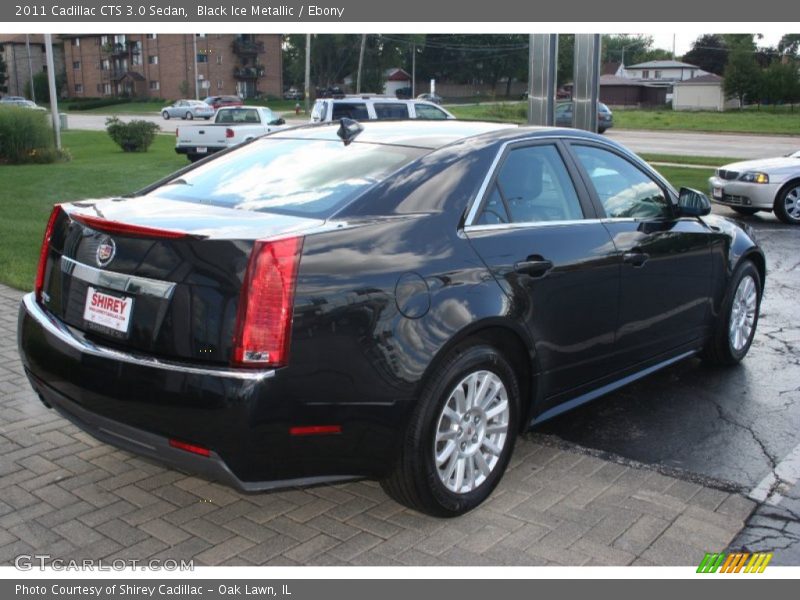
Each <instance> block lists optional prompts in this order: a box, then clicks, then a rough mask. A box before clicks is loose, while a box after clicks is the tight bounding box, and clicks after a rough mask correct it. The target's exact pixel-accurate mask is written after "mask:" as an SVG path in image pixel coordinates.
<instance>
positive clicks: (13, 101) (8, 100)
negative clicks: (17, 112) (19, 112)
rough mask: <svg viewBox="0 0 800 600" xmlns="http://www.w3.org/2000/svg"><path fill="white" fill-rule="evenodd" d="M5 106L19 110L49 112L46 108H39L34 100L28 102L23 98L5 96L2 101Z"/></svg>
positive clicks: (0, 102)
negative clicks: (27, 109) (15, 107)
mask: <svg viewBox="0 0 800 600" xmlns="http://www.w3.org/2000/svg"><path fill="white" fill-rule="evenodd" d="M0 104H2V105H3V106H17V107H19V108H30V109H32V110H42V111H44V110H47V109H46V108H45V107H44V106H39V105H38V104H36V103H35V102H34V101H33V100H26V99H25V98H23V97H22V96H5V97H4V98H2V99H0Z"/></svg>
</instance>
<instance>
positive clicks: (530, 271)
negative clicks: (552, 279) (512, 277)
mask: <svg viewBox="0 0 800 600" xmlns="http://www.w3.org/2000/svg"><path fill="white" fill-rule="evenodd" d="M552 268H553V261H551V260H545V259H539V260H521V261H519V262H517V263H514V270H515V271H516V272H517V273H523V274H525V275H529V276H530V277H544V276H545V275H547V273H548V272H549V271H550V269H552Z"/></svg>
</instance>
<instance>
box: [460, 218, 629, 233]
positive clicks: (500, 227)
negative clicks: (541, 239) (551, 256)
mask: <svg viewBox="0 0 800 600" xmlns="http://www.w3.org/2000/svg"><path fill="white" fill-rule="evenodd" d="M609 220H611V219H570V220H562V221H525V222H520V223H486V224H480V225H468V226H466V227H464V233H471V232H474V231H506V230H510V229H531V228H538V227H564V226H568V225H597V224H598V223H603V222H606V221H609ZM614 220H616V219H614Z"/></svg>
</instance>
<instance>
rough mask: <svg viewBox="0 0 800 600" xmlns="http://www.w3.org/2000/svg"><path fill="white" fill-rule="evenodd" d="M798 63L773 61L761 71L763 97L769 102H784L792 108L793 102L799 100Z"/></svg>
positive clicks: (799, 78) (799, 77)
mask: <svg viewBox="0 0 800 600" xmlns="http://www.w3.org/2000/svg"><path fill="white" fill-rule="evenodd" d="M797 68H798V65H797V64H795V63H794V62H793V61H792V62H787V63H780V62H778V61H775V62H773V63H772V64H771V65H770V66H769V67H768V68H767V69H765V70H764V72H763V77H762V79H763V84H762V91H763V95H764V99H765V100H768V101H769V102H770V103H771V104H778V103H786V104H789V105H791V106H792V109H794V103H795V102H797V101H798V100H800V76H798V72H797Z"/></svg>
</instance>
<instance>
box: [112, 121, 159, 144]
mask: <svg viewBox="0 0 800 600" xmlns="http://www.w3.org/2000/svg"><path fill="white" fill-rule="evenodd" d="M106 131H107V132H108V135H110V136H111V139H112V140H114V141H115V142H116V143H117V145H118V146H119V147H120V148H122V150H123V152H147V149H148V148H149V147H150V144H152V143H153V140H154V139H155V138H156V133H157V132H158V125H156V124H155V123H151V122H150V121H142V120H141V119H134V120H133V121H130V122H128V123H124V122H123V121H120V120H119V119H118V118H117V117H109V118H108V119H106Z"/></svg>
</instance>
